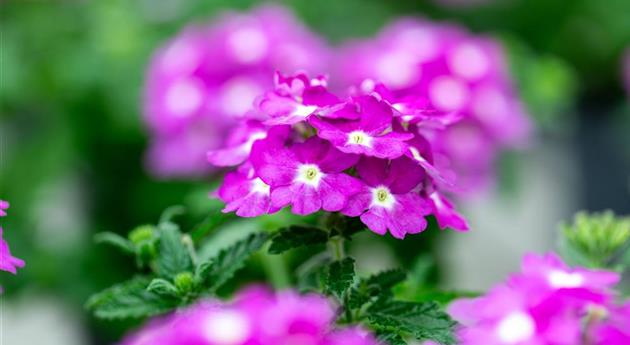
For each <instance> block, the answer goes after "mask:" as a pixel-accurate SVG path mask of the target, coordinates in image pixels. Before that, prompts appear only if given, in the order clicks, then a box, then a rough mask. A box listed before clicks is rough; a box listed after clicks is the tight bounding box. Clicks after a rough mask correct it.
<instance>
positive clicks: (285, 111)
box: [257, 73, 339, 125]
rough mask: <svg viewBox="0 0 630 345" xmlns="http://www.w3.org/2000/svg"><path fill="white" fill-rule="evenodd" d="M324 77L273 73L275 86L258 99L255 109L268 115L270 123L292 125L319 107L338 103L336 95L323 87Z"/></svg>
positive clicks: (315, 111) (324, 85) (316, 110)
mask: <svg viewBox="0 0 630 345" xmlns="http://www.w3.org/2000/svg"><path fill="white" fill-rule="evenodd" d="M326 83H327V82H326V79H324V78H323V77H318V78H313V79H309V77H308V76H307V75H306V74H305V73H299V74H296V75H294V76H283V75H281V74H280V73H276V75H275V90H274V91H273V92H268V93H267V94H265V96H264V97H262V98H261V99H259V100H258V102H257V108H258V110H259V111H260V112H261V113H262V114H264V115H266V116H268V117H270V118H269V119H268V120H267V121H266V122H265V123H266V124H269V125H293V124H296V123H299V122H302V121H304V120H306V119H307V118H308V117H309V116H310V115H313V114H315V113H317V112H319V111H321V110H322V109H324V108H326V107H329V106H332V105H335V104H338V103H339V99H338V98H337V97H336V96H335V95H333V94H331V93H330V92H328V90H327V89H326Z"/></svg>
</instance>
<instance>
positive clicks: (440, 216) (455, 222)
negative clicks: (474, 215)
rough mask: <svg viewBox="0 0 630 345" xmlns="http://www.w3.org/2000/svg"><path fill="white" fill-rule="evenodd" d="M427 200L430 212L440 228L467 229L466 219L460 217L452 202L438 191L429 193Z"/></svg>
mask: <svg viewBox="0 0 630 345" xmlns="http://www.w3.org/2000/svg"><path fill="white" fill-rule="evenodd" d="M429 202H430V204H431V209H432V211H431V214H433V215H434V216H435V219H437V222H438V225H439V226H440V229H445V228H451V229H453V230H461V231H465V230H468V223H467V222H466V219H464V217H462V215H460V214H459V213H457V211H456V210H455V207H454V206H453V204H452V203H451V202H450V201H449V200H448V199H446V198H445V197H444V196H442V195H440V193H438V192H437V191H436V192H433V193H431V194H430V195H429Z"/></svg>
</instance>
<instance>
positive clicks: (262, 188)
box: [251, 177, 270, 195]
mask: <svg viewBox="0 0 630 345" xmlns="http://www.w3.org/2000/svg"><path fill="white" fill-rule="evenodd" d="M251 191H252V193H259V194H263V195H269V191H270V187H269V185H268V184H266V183H265V182H264V181H263V180H261V179H260V178H258V177H257V178H255V179H254V180H252V185H251Z"/></svg>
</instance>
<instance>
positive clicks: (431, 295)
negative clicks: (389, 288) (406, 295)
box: [410, 290, 480, 305]
mask: <svg viewBox="0 0 630 345" xmlns="http://www.w3.org/2000/svg"><path fill="white" fill-rule="evenodd" d="M479 295H480V293H478V292H472V291H442V290H420V291H418V292H416V293H415V294H414V295H413V296H410V297H411V299H413V301H415V302H430V301H433V302H437V303H439V304H441V305H447V304H449V303H450V302H452V301H453V300H456V299H458V298H474V297H478V296H479Z"/></svg>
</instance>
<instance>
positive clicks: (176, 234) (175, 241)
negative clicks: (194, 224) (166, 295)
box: [157, 223, 192, 278]
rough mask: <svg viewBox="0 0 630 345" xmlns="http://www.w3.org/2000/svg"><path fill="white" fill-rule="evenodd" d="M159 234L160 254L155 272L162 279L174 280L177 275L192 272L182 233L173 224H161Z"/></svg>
mask: <svg viewBox="0 0 630 345" xmlns="http://www.w3.org/2000/svg"><path fill="white" fill-rule="evenodd" d="M159 232H160V252H159V256H158V260H157V271H158V273H159V274H160V275H161V276H163V277H169V278H174V277H175V276H176V275H177V274H178V273H181V272H184V271H191V270H192V260H191V258H190V253H189V252H188V249H187V248H186V246H185V245H184V243H183V241H182V233H181V232H180V231H179V228H178V226H177V225H175V224H173V223H162V224H160V227H159Z"/></svg>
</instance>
